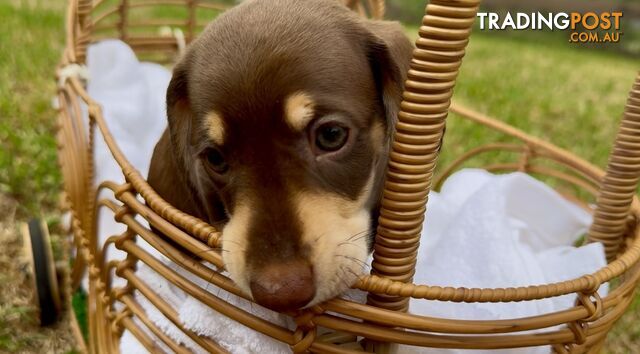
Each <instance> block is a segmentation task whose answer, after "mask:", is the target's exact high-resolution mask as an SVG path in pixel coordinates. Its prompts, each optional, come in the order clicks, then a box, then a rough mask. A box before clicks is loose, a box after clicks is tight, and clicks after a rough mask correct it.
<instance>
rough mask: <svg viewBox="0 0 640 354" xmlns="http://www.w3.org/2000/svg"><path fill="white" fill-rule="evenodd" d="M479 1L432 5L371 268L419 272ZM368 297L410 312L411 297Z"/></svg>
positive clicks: (389, 273)
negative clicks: (432, 193)
mask: <svg viewBox="0 0 640 354" xmlns="http://www.w3.org/2000/svg"><path fill="white" fill-rule="evenodd" d="M479 4H480V0H432V1H430V3H429V4H428V5H427V7H426V11H425V16H424V18H423V20H422V26H421V27H420V32H419V34H420V37H419V38H418V40H417V41H416V49H415V51H414V52H413V59H412V61H411V66H410V69H409V72H408V76H407V81H406V83H405V92H404V94H403V102H402V104H401V106H400V112H399V113H398V123H397V125H396V132H395V135H394V141H393V143H392V147H391V153H390V155H389V164H388V170H387V175H386V182H385V186H384V193H383V197H382V206H381V208H380V217H379V218H378V230H377V235H376V242H375V246H374V253H373V263H372V274H375V275H380V276H383V277H386V278H389V279H392V280H397V281H402V282H411V281H412V279H413V274H414V271H415V265H416V256H417V251H418V246H419V242H420V234H421V231H422V223H423V221H424V213H425V211H426V203H427V200H428V194H429V189H430V188H431V180H432V177H433V170H434V167H435V164H436V160H437V157H438V150H439V147H440V143H441V141H442V136H443V133H444V127H445V119H446V118H447V115H448V110H449V105H450V103H451V96H452V94H453V88H454V86H455V80H456V77H457V76H458V69H459V68H460V65H461V63H462V58H463V57H464V54H465V48H466V46H467V43H468V41H469V35H470V34H471V29H472V26H473V23H474V20H475V17H476V13H477V11H478V6H479ZM368 303H369V304H371V305H374V306H377V307H381V308H386V309H390V310H399V311H404V310H406V309H407V306H408V299H407V298H404V297H390V296H382V295H379V294H373V293H369V297H368Z"/></svg>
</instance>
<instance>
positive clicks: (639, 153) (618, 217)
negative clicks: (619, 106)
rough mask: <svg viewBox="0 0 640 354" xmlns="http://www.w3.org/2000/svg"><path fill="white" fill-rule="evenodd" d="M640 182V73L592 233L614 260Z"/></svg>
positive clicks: (594, 215)
mask: <svg viewBox="0 0 640 354" xmlns="http://www.w3.org/2000/svg"><path fill="white" fill-rule="evenodd" d="M639 179H640V73H639V74H638V76H636V80H635V84H634V85H633V88H632V89H631V92H630V93H629V99H628V100H627V105H626V107H625V111H624V115H623V117H622V122H621V123H620V128H619V129H618V134H617V135H616V140H615V144H614V146H613V150H612V151H611V156H610V157H609V164H608V166H607V171H606V174H605V176H604V179H603V180H602V185H601V187H600V194H599V195H598V200H597V203H596V210H595V212H594V214H593V224H592V225H591V228H590V229H589V236H588V240H589V242H602V244H603V245H604V247H605V250H606V254H607V260H608V261H611V260H613V259H614V258H615V257H616V255H617V254H618V251H619V250H620V246H621V245H622V242H623V241H624V235H625V231H626V229H627V218H628V217H629V211H630V210H631V203H632V202H633V197H634V195H635V193H636V189H637V187H638V180H639Z"/></svg>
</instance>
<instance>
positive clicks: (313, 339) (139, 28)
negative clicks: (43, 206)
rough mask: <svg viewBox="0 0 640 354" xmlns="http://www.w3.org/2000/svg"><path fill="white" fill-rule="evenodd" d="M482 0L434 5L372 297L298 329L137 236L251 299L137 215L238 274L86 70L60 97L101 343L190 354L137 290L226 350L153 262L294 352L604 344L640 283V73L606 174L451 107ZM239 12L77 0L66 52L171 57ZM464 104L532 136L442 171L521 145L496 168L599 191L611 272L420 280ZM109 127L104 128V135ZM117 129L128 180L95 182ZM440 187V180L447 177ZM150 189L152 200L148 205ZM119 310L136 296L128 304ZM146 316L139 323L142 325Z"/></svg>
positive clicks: (401, 125) (582, 191)
mask: <svg viewBox="0 0 640 354" xmlns="http://www.w3.org/2000/svg"><path fill="white" fill-rule="evenodd" d="M347 2H348V3H349V5H350V6H351V7H352V8H354V9H356V10H358V11H360V12H362V13H366V14H369V15H372V16H375V17H381V16H382V15H383V13H384V2H383V1H382V0H378V1H376V0H369V1H362V2H360V1H351V0H347ZM478 5H479V0H449V1H447V0H432V1H431V3H430V4H429V5H428V6H427V7H426V15H425V17H424V19H423V22H422V27H421V28H420V36H419V39H418V40H417V42H416V44H417V49H416V50H415V52H414V58H413V61H412V65H411V70H410V71H409V76H408V80H407V83H406V92H405V93H404V102H403V103H402V107H401V112H400V113H399V117H398V118H399V122H398V124H397V132H396V134H395V141H394V143H393V150H392V152H391V156H390V162H389V170H388V173H387V181H386V184H385V192H384V199H383V203H382V210H381V213H380V219H379V228H378V233H377V237H376V244H375V251H374V261H373V264H372V274H371V275H369V276H365V277H363V278H362V279H360V280H359V281H358V282H357V284H355V285H354V288H357V289H361V290H364V291H367V292H368V293H369V296H368V302H367V304H359V303H352V302H349V301H346V300H340V299H334V300H330V301H328V302H326V303H324V304H321V305H319V306H316V307H314V308H312V309H310V310H306V311H303V312H300V313H295V314H289V315H291V316H293V317H294V319H295V321H296V323H297V324H298V327H297V329H296V330H295V331H290V330H288V329H286V328H282V327H279V326H277V325H274V324H272V323H269V322H266V321H264V320H262V319H260V318H258V317H256V316H254V315H252V314H250V313H247V312H245V311H243V310H241V309H239V308H237V307H234V306H232V305H230V304H229V303H227V302H225V301H224V300H223V299H221V298H218V297H216V296H214V295H212V294H210V293H209V292H207V291H205V290H204V289H202V288H200V287H198V286H197V285H196V284H194V283H192V282H191V281H189V280H187V279H186V278H184V277H182V276H181V275H179V274H177V273H176V272H175V271H173V270H172V269H170V268H169V267H167V266H165V265H164V264H163V263H161V262H159V261H158V260H157V259H155V258H153V257H152V256H151V255H150V254H149V253H147V252H145V251H144V250H143V249H141V248H140V247H139V246H138V245H137V244H136V238H143V239H144V240H146V241H147V242H148V243H149V244H151V245H153V246H154V247H155V248H157V249H158V251H160V252H161V253H163V254H164V255H165V256H167V257H168V258H170V259H172V260H174V261H175V262H177V263H180V264H183V265H184V267H185V268H186V269H187V270H188V271H189V272H191V273H193V274H194V275H195V276H197V277H200V278H203V279H206V280H207V281H209V282H211V283H213V284H215V285H216V286H218V287H220V288H222V289H225V290H227V291H229V292H231V293H233V294H237V295H239V296H245V295H243V294H242V293H241V292H240V291H239V290H238V288H237V287H236V286H235V285H234V284H233V283H232V281H231V280H230V279H228V278H226V277H225V276H223V275H221V274H220V273H217V272H215V271H212V270H211V269H210V268H209V267H207V266H204V265H202V264H200V263H194V262H184V260H187V259H189V257H190V255H189V254H185V253H182V251H181V250H180V249H178V248H176V247H174V246H172V245H171V244H169V243H167V242H166V241H165V240H164V239H163V238H162V237H159V236H158V235H156V234H154V233H153V232H152V231H151V230H149V229H148V228H146V227H144V226H143V225H141V224H140V223H138V222H137V221H136V220H135V218H134V216H135V215H141V216H143V217H144V218H145V219H146V220H148V221H149V223H150V224H151V225H153V226H154V227H155V228H156V229H157V230H160V231H161V232H162V233H164V234H165V235H168V236H169V237H171V238H172V239H173V240H174V241H175V242H176V243H177V244H179V245H180V246H181V249H183V250H188V251H189V252H192V253H198V254H199V255H201V257H202V258H203V259H204V261H206V262H208V263H210V264H213V265H215V266H217V267H220V268H222V267H223V262H222V258H221V256H220V254H219V253H216V252H209V251H211V250H214V249H217V248H218V247H219V246H220V239H221V235H220V233H219V232H218V230H216V229H215V228H214V227H212V226H210V225H208V224H206V223H205V222H203V221H202V220H199V219H197V218H195V217H192V216H189V215H186V214H184V213H182V212H180V211H179V210H177V209H175V208H174V207H172V206H171V205H169V204H168V203H167V202H165V201H164V200H162V198H160V197H159V196H158V195H157V194H156V193H155V192H154V191H153V189H151V187H150V186H149V185H148V184H147V183H146V181H145V179H144V178H143V176H141V175H140V173H139V172H138V171H136V170H135V169H134V168H133V167H132V166H131V164H130V163H129V162H128V161H127V157H126V156H124V155H123V154H122V152H121V151H120V150H119V148H118V145H117V144H116V142H115V141H114V139H113V137H112V135H111V133H110V132H109V127H108V126H107V125H106V124H105V120H104V117H103V115H102V113H101V108H100V105H99V104H98V103H97V102H96V101H94V100H93V99H92V98H91V97H90V96H89V95H88V94H87V92H86V90H85V87H84V84H83V82H82V81H81V80H80V79H79V78H76V77H73V76H71V77H67V78H65V80H64V81H63V82H62V83H61V85H60V90H59V93H58V97H59V102H60V107H61V108H60V130H59V141H60V161H61V166H62V171H63V175H64V183H65V190H66V195H67V199H68V202H69V204H70V206H71V211H72V215H73V222H72V232H73V236H74V237H73V239H74V242H75V246H76V248H77V252H76V255H77V256H76V259H75V262H74V267H73V271H72V275H71V277H72V284H73V285H74V286H77V284H78V283H79V281H80V279H81V277H82V274H83V271H84V270H85V269H86V270H88V275H89V279H90V281H89V290H88V292H89V295H88V297H89V303H90V307H89V313H88V317H89V321H88V322H89V332H90V336H89V349H90V351H91V352H101V353H102V352H109V353H111V352H117V351H118V342H119V337H120V335H121V334H122V332H123V330H125V329H126V330H128V331H130V332H131V333H132V334H133V335H134V336H136V337H137V338H138V339H139V341H140V342H141V343H142V344H143V345H144V346H146V347H147V348H148V349H149V350H150V351H158V350H159V348H158V346H157V345H156V342H157V341H161V342H163V343H164V344H165V345H166V346H168V347H169V348H171V349H172V350H174V351H176V352H187V351H188V350H187V349H186V348H185V347H183V346H181V345H180V344H179V343H176V342H175V341H173V340H172V339H170V338H169V337H168V336H167V335H166V334H164V333H162V331H161V330H160V329H159V328H158V327H157V326H156V325H155V324H154V323H153V322H152V321H150V320H149V318H148V317H147V316H146V314H145V313H144V311H143V310H142V308H141V307H140V305H139V304H138V303H136V300H135V298H134V296H133V294H132V292H133V291H134V290H136V291H137V292H138V293H139V294H142V295H143V296H144V297H146V298H147V299H148V300H149V302H151V303H152V304H153V305H154V306H155V307H157V308H158V310H159V311H160V312H162V313H163V314H164V315H165V316H166V317H167V318H168V319H169V320H170V321H172V322H173V323H175V324H176V326H178V327H179V328H180V329H182V330H183V331H184V333H185V334H186V335H187V336H189V337H190V338H192V339H193V340H194V341H195V342H196V343H198V344H199V345H201V346H202V347H203V348H205V349H207V350H209V351H212V352H225V350H224V349H223V348H222V347H221V346H220V345H219V344H217V343H215V342H214V341H212V340H211V339H209V338H204V337H198V336H197V335H196V334H195V333H193V332H191V331H189V330H185V329H184V328H183V327H182V325H181V324H180V322H179V321H178V316H177V312H176V310H175V309H173V308H171V307H170V306H168V304H167V303H166V302H165V301H164V300H163V299H162V298H160V297H159V296H157V295H156V294H155V293H154V291H153V289H152V288H150V287H149V286H148V285H146V284H145V281H144V280H143V279H140V278H139V277H138V276H137V275H136V273H135V268H136V264H139V263H140V262H143V263H145V264H147V265H148V266H149V267H151V268H153V269H154V270H155V271H157V272H158V273H159V274H161V275H163V276H164V277H166V278H167V279H168V280H169V281H170V282H171V283H173V284H175V285H176V286H177V287H179V288H181V289H183V290H184V291H185V292H187V293H189V294H191V295H192V296H194V297H195V298H197V299H198V300H200V301H202V302H203V303H205V304H207V305H208V306H210V307H211V308H213V309H215V310H216V311H218V312H220V313H221V314H223V315H225V316H228V317H230V318H233V319H235V320H236V321H238V322H240V323H242V324H244V325H246V326H247V327H248V328H249V329H250V330H255V331H259V332H262V333H264V334H266V335H268V336H270V337H273V338H275V339H277V340H279V341H282V342H284V343H287V344H288V345H290V346H291V349H292V350H293V351H294V352H307V351H309V352H327V353H352V352H358V351H363V350H366V351H375V352H390V351H393V350H394V347H395V346H394V343H404V344H409V345H416V346H427V347H437V348H478V349H495V348H513V347H528V346H540V345H551V346H552V348H553V349H554V350H555V351H556V352H559V353H565V352H572V353H582V352H597V351H598V349H599V348H601V347H602V345H603V342H604V340H605V337H606V335H607V332H608V331H609V330H610V329H611V327H612V326H613V324H614V322H615V321H616V320H617V319H618V318H619V317H620V316H621V315H622V314H623V312H624V310H625V309H626V307H627V306H628V305H629V303H630V302H631V301H632V299H633V293H634V289H635V287H636V284H637V283H638V281H639V277H640V270H639V267H638V260H639V258H640V237H638V230H637V227H638V217H639V216H640V204H639V203H638V199H637V198H636V196H635V193H636V185H637V183H638V176H639V175H640V76H638V77H637V78H636V83H635V86H634V87H633V90H632V92H631V95H630V98H629V100H628V104H627V109H626V112H625V115H624V120H623V122H622V126H621V128H620V130H619V132H618V135H617V139H616V142H615V147H614V149H613V152H612V155H611V157H610V160H609V164H608V169H607V171H606V173H605V172H603V171H602V170H601V169H599V168H597V167H595V166H593V165H592V164H590V163H588V162H587V161H584V160H582V159H580V158H579V157H577V156H575V155H573V154H571V153H569V152H567V151H564V150H562V149H559V148H557V147H555V146H554V145H551V144H549V143H547V142H544V141H542V140H539V139H536V138H534V137H531V136H529V135H527V134H525V133H523V132H521V131H519V130H516V129H514V128H512V127H510V126H507V125H505V124H503V123H500V122H499V121H496V120H494V119H491V118H488V117H485V116H482V115H480V114H477V113H474V112H472V111H470V110H468V109H465V108H463V107H459V106H456V105H450V99H451V95H452V89H453V87H454V84H455V80H456V76H457V74H458V69H459V67H460V64H461V60H462V58H463V56H464V53H465V46H466V44H467V42H468V38H469V35H470V32H471V27H472V24H473V22H474V19H475V16H476V11H477V9H478ZM167 6H170V7H175V8H176V10H175V11H172V12H173V15H172V17H171V18H163V17H162V13H163V11H160V10H159V9H160V8H162V7H167ZM226 6H227V5H224V4H221V3H220V2H210V1H196V0H119V1H111V0H95V1H92V0H71V1H70V5H69V8H68V14H67V15H68V22H67V27H66V35H67V45H66V48H65V51H64V55H63V60H62V63H61V66H60V68H63V67H68V66H69V65H73V64H83V63H84V61H85V57H86V54H85V53H86V48H87V45H88V44H90V43H92V42H94V41H96V40H99V39H101V38H107V37H112V38H114V37H115V38H120V39H122V40H124V41H126V42H127V43H129V45H130V46H131V47H132V48H133V49H134V50H135V51H136V52H137V54H138V55H139V56H141V57H144V58H148V59H150V60H156V61H165V62H170V61H172V60H173V59H174V58H175V57H174V56H175V54H176V52H177V51H178V50H179V48H180V47H181V43H180V38H176V37H174V36H163V35H159V34H158V33H159V32H158V29H159V28H161V27H163V26H169V27H173V28H181V29H182V30H183V33H184V34H185V35H184V38H185V39H186V42H188V41H190V40H191V39H192V38H194V36H195V35H196V34H197V32H198V31H199V30H200V29H201V28H202V26H203V25H204V24H205V23H206V19H207V18H211V16H212V15H211V14H212V13H215V12H217V11H221V10H224V9H225V8H226ZM178 10H179V11H178ZM165 12H166V11H165ZM176 14H183V15H184V18H183V19H181V20H179V21H177V20H176ZM203 14H204V15H203ZM165 32H166V31H165ZM83 105H86V107H88V109H87V111H88V124H89V126H90V129H89V130H87V129H86V124H87V123H86V120H87V118H86V117H85V116H84V115H83V113H82V112H83V109H82V108H81V107H82V106H83ZM450 106H451V107H450ZM449 110H451V111H453V112H455V113H457V114H458V115H460V116H462V117H464V118H466V119H469V120H471V121H473V122H475V123H477V124H479V125H482V126H485V127H486V128H488V129H491V130H494V131H497V132H499V133H501V134H504V135H507V136H510V137H512V138H513V140H514V141H516V142H517V143H514V144H504V143H496V144H490V145H486V146H480V147H478V148H476V149H474V150H472V151H470V152H468V153H467V154H464V155H463V156H460V158H459V159H458V160H456V161H455V162H454V163H453V165H452V166H450V167H449V168H447V169H445V170H444V173H443V174H442V176H441V177H446V176H447V175H448V174H450V173H451V172H452V171H454V170H455V169H456V168H458V167H459V166H460V165H461V164H463V163H466V162H467V161H468V160H469V159H471V158H472V157H474V156H477V155H481V154H485V153H491V152H495V151H508V152H510V156H512V157H513V158H512V159H511V161H510V162H501V163H493V164H491V165H490V166H486V168H487V169H488V170H492V171H515V170H519V171H524V172H527V173H533V174H536V175H542V176H547V177H548V178H549V179H553V180H555V181H562V182H563V183H565V185H571V186H573V187H575V188H574V189H573V191H574V192H572V193H565V194H566V196H567V198H569V199H570V200H573V201H575V202H576V203H582V204H584V202H581V200H584V196H585V195H589V196H592V197H593V196H597V206H596V208H595V211H594V223H593V226H592V227H591V229H590V231H589V234H588V236H587V242H593V241H599V242H603V243H604V245H605V247H606V251H607V257H608V259H609V264H608V266H606V267H605V268H603V269H600V270H599V271H597V272H595V273H593V274H590V275H586V276H583V277H580V278H578V279H574V280H570V281H564V282H559V283H554V284H545V285H536V286H533V285H532V286H528V287H519V288H505V289H468V288H452V287H435V286H428V285H415V284H413V283H412V276H413V274H414V268H415V263H416V253H417V249H418V242H419V238H420V232H421V226H422V223H423V219H424V213H425V205H426V203H427V199H428V192H429V189H430V187H431V185H432V177H433V171H434V166H435V163H436V160H437V157H438V152H437V147H438V145H439V142H440V140H441V137H442V134H443V128H444V125H445V119H446V117H447V114H448V112H449ZM94 128H97V129H94ZM94 131H96V132H97V135H99V136H94V135H95V134H94V133H93V132H94ZM103 138H104V139H105V141H106V143H107V145H108V147H109V149H110V150H111V152H112V154H113V158H114V159H115V160H116V161H117V163H118V164H119V166H120V167H121V168H122V173H123V175H124V177H125V178H126V181H127V183H125V184H116V183H113V182H110V181H94V178H93V173H92V171H93V168H94V167H93V166H92V161H93V159H92V148H93V145H94V144H93V143H94V139H103ZM438 183H439V182H438V181H436V185H437V184H438ZM96 185H97V186H98V187H97V188H96V187H95V186H96ZM102 189H109V190H112V191H113V192H114V195H115V200H96V196H97V195H98V194H97V193H98V191H100V190H102ZM138 196H141V197H142V198H143V199H144V201H145V202H146V203H142V202H140V201H139V199H138V198H137V197H138ZM581 197H582V198H581ZM584 205H586V204H584ZM98 208H108V209H111V210H112V211H113V213H114V217H115V219H116V220H117V221H118V222H120V223H123V224H125V225H126V226H127V231H126V232H125V233H124V234H122V235H117V236H113V237H111V238H110V239H109V240H108V241H107V242H106V244H97V239H96V215H97V214H96V210H97V209H98ZM590 210H591V209H590ZM109 245H112V246H115V247H117V248H118V249H120V250H123V251H125V252H126V253H127V255H128V256H127V258H126V260H124V261H110V262H105V261H104V259H103V252H102V250H103V249H105V247H107V246H109ZM114 276H117V277H122V278H124V279H126V280H127V286H126V287H124V288H113V287H112V286H111V280H112V278H113V277H114ZM611 281H613V282H612V283H611V284H612V285H614V286H613V288H612V291H611V292H610V293H609V295H608V296H607V297H605V298H600V297H599V296H598V294H597V292H596V291H597V289H598V288H599V286H600V285H601V284H603V283H605V282H611ZM563 294H575V295H576V296H577V299H578V300H577V302H576V305H575V307H573V308H570V309H568V310H565V311H560V312H555V313H548V314H544V315H540V316H535V317H528V318H514V319H507V320H488V321H470V320H451V319H441V318H432V317H425V316H417V315H412V314H409V313H406V309H407V304H408V299H409V298H418V299H429V300H439V301H454V302H511V301H532V300H536V299H542V298H548V297H555V296H560V295H563ZM114 303H119V304H120V305H122V306H120V307H118V309H119V310H116V307H115V306H114ZM134 318H137V319H139V321H134ZM139 325H144V326H146V327H147V329H148V330H142V328H140V327H139ZM319 326H321V327H324V328H327V329H329V330H330V333H329V334H324V335H320V334H318V332H317V328H318V327H319ZM533 330H535V331H533ZM148 333H152V334H153V336H154V337H150V336H149V334H148ZM363 338H364V340H361V339H363Z"/></svg>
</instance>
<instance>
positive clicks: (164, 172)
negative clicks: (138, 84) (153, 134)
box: [148, 59, 205, 218]
mask: <svg viewBox="0 0 640 354" xmlns="http://www.w3.org/2000/svg"><path fill="white" fill-rule="evenodd" d="M187 67H188V64H187V62H186V61H185V60H184V59H183V61H181V62H180V63H179V64H178V65H177V66H176V67H175V68H174V71H173V77H172V78H171V82H170V83H169V87H168V89H167V96H166V99H167V117H168V121H169V127H168V128H167V130H166V131H165V132H164V134H163V135H162V138H160V141H158V143H157V144H156V147H155V149H154V151H153V157H152V158H151V166H150V167H149V176H148V182H149V184H150V185H151V187H153V189H154V190H155V191H156V192H157V193H158V194H159V195H160V196H161V197H162V198H163V199H165V200H166V201H167V202H169V203H170V204H171V205H173V206H175V207H176V208H178V209H180V210H181V211H183V212H185V213H188V214H191V215H194V216H197V217H200V218H204V217H205V215H204V214H202V213H201V212H200V211H201V210H203V209H202V207H201V205H200V198H198V197H197V195H198V192H197V189H196V188H195V187H194V182H193V181H194V176H192V174H193V173H194V171H193V170H194V168H193V166H192V165H193V164H192V162H191V160H192V159H193V157H192V156H191V153H190V145H189V141H190V139H191V138H190V136H191V125H192V118H193V117H192V111H191V104H190V102H189V93H188V86H187V83H188V80H187Z"/></svg>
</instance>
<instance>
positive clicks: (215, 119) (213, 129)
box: [204, 111, 224, 145]
mask: <svg viewBox="0 0 640 354" xmlns="http://www.w3.org/2000/svg"><path fill="white" fill-rule="evenodd" d="M204 124H205V127H206V128H207V133H208V135H209V138H211V140H213V142H214V143H216V144H217V145H222V144H224V121H223V120H222V117H221V116H220V114H219V113H218V112H216V111H211V112H209V113H207V115H206V116H205V118H204Z"/></svg>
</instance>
